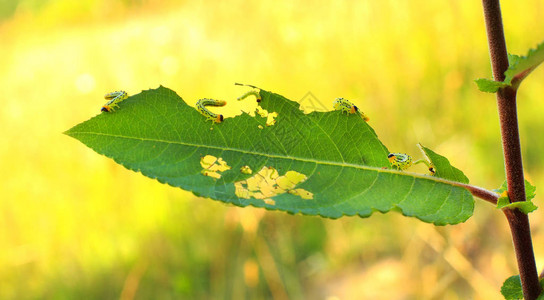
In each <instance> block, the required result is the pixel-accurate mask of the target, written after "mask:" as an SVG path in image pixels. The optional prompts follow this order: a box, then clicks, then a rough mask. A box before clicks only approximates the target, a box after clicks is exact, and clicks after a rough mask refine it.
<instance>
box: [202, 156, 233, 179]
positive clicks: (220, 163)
mask: <svg viewBox="0 0 544 300" xmlns="http://www.w3.org/2000/svg"><path fill="white" fill-rule="evenodd" d="M200 165H201V166H202V171H201V173H202V175H205V176H209V177H213V178H215V179H219V178H221V174H219V173H221V172H224V171H227V170H230V166H229V165H227V163H226V162H225V161H224V160H223V159H222V158H221V157H219V158H217V157H215V156H213V155H206V156H204V157H202V158H201V159H200Z"/></svg>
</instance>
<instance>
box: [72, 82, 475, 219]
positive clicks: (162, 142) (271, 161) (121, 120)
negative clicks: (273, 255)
mask: <svg viewBox="0 0 544 300" xmlns="http://www.w3.org/2000/svg"><path fill="white" fill-rule="evenodd" d="M260 96H261V97H262V100H261V101H260V102H259V105H260V107H261V114H262V116H261V115H260V114H257V115H255V116H252V115H249V114H246V113H243V114H242V115H239V116H236V117H233V118H225V120H224V121H223V122H222V123H219V124H212V123H211V122H209V121H206V120H205V118H204V117H203V116H202V115H200V114H199V113H198V112H197V111H196V110H195V109H194V108H193V107H191V106H189V105H187V104H186V103H185V102H184V101H183V100H182V99H181V98H180V97H179V96H178V95H177V94H176V93H175V92H173V91H171V90H169V89H167V88H164V87H159V88H158V89H155V90H148V91H144V92H142V93H140V94H138V95H134V96H131V97H129V98H128V99H127V100H125V101H123V102H121V103H120V104H119V108H118V109H117V110H116V111H115V112H113V113H101V114H100V115H98V116H96V117H94V118H91V119H90V120H88V121H85V122H83V123H81V124H79V125H76V126H74V127H73V128H71V129H70V130H68V131H67V132H66V134H68V135H70V136H72V137H74V138H76V139H78V140H80V141H81V142H83V143H84V144H86V145H87V146H89V147H90V148H92V149H93V150H95V151H96V152H98V153H100V154H104V155H106V156H108V157H111V158H113V159H114V160H115V161H116V162H117V163H119V164H121V165H123V166H125V167H126V168H128V169H130V170H134V171H139V172H141V173H142V174H143V175H145V176H148V177H150V178H156V179H157V180H158V181H160V182H162V183H167V184H169V185H171V186H174V187H180V188H183V189H185V190H189V191H192V192H193V193H194V194H196V195H199V196H202V197H209V198H212V199H215V200H220V201H223V202H226V203H232V204H234V205H238V206H248V205H252V206H256V207H264V208H266V209H270V210H281V211H286V212H289V213H302V214H307V215H321V216H324V217H329V218H338V217H341V216H343V215H348V216H352V215H359V216H361V217H368V216H370V215H371V214H372V213H373V212H375V211H379V212H382V213H385V212H388V211H390V210H394V211H400V212H401V213H402V214H404V215H406V216H412V217H416V218H418V219H420V220H423V221H425V222H430V223H434V224H437V225H445V224H455V223H459V222H464V221H465V220H467V219H468V218H469V217H470V216H471V215H472V213H473V208H474V199H473V197H472V195H471V194H470V193H469V192H468V191H467V190H466V189H464V188H462V187H459V186H456V185H455V184H454V183H452V182H449V181H446V180H444V179H442V178H438V177H433V176H428V175H422V174H416V173H411V172H401V171H397V170H392V169H391V166H390V164H389V161H388V158H387V155H388V153H389V151H388V150H387V148H386V147H385V146H384V145H383V144H382V143H381V142H380V140H379V139H378V137H377V135H376V133H375V132H374V130H373V129H372V128H371V127H370V126H369V125H368V123H366V122H365V121H364V120H363V119H362V118H361V117H360V116H359V115H358V114H350V115H346V114H345V113H342V112H341V111H332V112H312V113H309V114H305V113H304V112H303V111H302V110H300V108H299V104H298V103H296V102H293V101H290V100H288V99H286V98H284V97H282V96H280V95H277V94H274V93H270V92H267V91H264V90H261V91H260ZM244 101H250V100H244ZM253 101H254V100H253ZM241 103H244V102H241ZM214 109H215V111H217V110H220V108H214ZM264 110H266V112H269V113H270V114H269V115H268V116H266V112H265V111H264ZM272 113H276V114H277V116H276V118H275V120H276V122H275V125H273V123H272V122H270V116H271V115H273V114H272ZM267 119H268V122H267ZM384 122H385V121H384ZM267 123H268V125H269V126H267ZM437 164H438V165H440V168H442V163H437ZM441 170H442V169H441ZM111 188H116V187H115V186H112V187H111ZM119 188H121V187H119Z"/></svg>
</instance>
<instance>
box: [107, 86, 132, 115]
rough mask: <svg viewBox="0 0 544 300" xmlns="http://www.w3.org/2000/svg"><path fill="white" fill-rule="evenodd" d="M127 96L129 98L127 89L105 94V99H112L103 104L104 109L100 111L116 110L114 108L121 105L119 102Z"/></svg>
mask: <svg viewBox="0 0 544 300" xmlns="http://www.w3.org/2000/svg"><path fill="white" fill-rule="evenodd" d="M127 98H128V94H127V92H125V91H115V92H111V93H107V94H106V95H104V99H106V100H110V101H108V102H107V103H106V104H104V106H102V109H101V110H100V111H105V112H111V111H115V109H114V108H115V107H119V105H117V104H119V102H121V101H123V100H125V99H127Z"/></svg>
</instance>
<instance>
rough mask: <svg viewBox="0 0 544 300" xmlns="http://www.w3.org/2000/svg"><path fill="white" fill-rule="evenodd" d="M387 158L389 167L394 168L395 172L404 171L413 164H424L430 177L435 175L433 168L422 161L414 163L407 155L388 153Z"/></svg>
mask: <svg viewBox="0 0 544 300" xmlns="http://www.w3.org/2000/svg"><path fill="white" fill-rule="evenodd" d="M387 158H388V159H389V162H390V163H391V166H392V167H394V168H396V169H397V170H401V171H404V170H406V169H408V168H409V167H411V166H412V165H415V164H421V163H422V164H425V165H426V166H427V168H428V169H429V172H430V173H431V175H434V174H435V173H436V171H435V169H434V166H433V165H432V164H430V163H429V162H427V161H426V160H424V159H419V160H416V161H415V162H414V161H413V160H412V157H411V156H410V155H408V154H404V153H389V155H387Z"/></svg>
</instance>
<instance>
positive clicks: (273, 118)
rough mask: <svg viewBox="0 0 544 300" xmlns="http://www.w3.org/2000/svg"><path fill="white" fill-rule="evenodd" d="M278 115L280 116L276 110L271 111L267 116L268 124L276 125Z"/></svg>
mask: <svg viewBox="0 0 544 300" xmlns="http://www.w3.org/2000/svg"><path fill="white" fill-rule="evenodd" d="M277 117H278V113H276V112H273V113H269V114H268V116H266V126H274V125H276V118H277Z"/></svg>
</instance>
